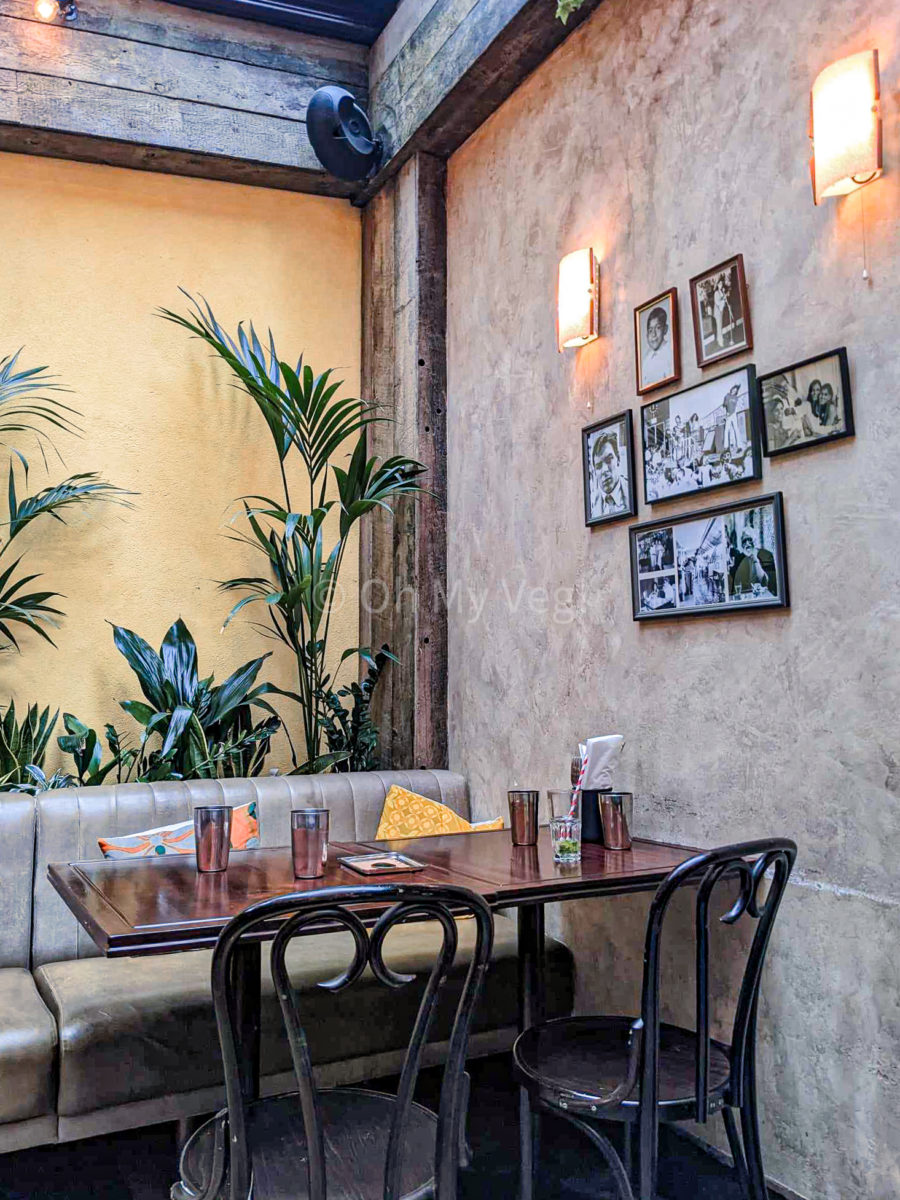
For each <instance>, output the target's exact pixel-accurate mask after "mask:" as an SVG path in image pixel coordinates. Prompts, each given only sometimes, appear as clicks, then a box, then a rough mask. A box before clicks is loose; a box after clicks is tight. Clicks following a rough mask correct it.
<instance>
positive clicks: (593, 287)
mask: <svg viewBox="0 0 900 1200" xmlns="http://www.w3.org/2000/svg"><path fill="white" fill-rule="evenodd" d="M599 284H600V268H599V266H598V264H597V259H596V257H595V255H594V251H593V250H591V249H590V248H587V249H585V250H573V251H572V253H571V254H567V255H566V257H565V258H564V259H563V260H562V261H561V262H560V264H559V291H558V296H557V324H556V333H557V342H558V345H559V348H560V350H569V349H571V348H572V347H575V346H586V345H587V343H588V342H593V341H594V340H595V339H596V338H597V337H599V333H598V316H597V314H598V309H599V304H598V300H599Z"/></svg>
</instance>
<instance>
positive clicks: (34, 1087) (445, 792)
mask: <svg viewBox="0 0 900 1200" xmlns="http://www.w3.org/2000/svg"><path fill="white" fill-rule="evenodd" d="M395 783H396V784H399V785H400V786H401V787H403V788H408V789H409V790H411V791H415V792H418V793H420V794H421V795H424V796H427V797H429V798H430V799H432V800H437V801H440V802H442V803H443V804H446V805H448V806H449V807H450V808H452V809H454V810H455V811H456V812H458V813H460V814H461V815H462V816H464V817H467V818H468V817H469V815H470V814H469V800H468V789H467V787H466V781H465V779H464V778H463V777H462V776H460V775H457V774H454V773H452V772H449V771H408V772H407V771H395V772H387V771H385V772H366V773H359V774H347V775H326V776H273V777H265V778H261V779H253V780H247V779H230V780H223V781H205V780H203V781H190V782H187V783H178V782H171V783H160V784H123V785H117V786H114V787H92V788H73V789H69V790H61V791H52V792H45V793H44V794H43V795H41V796H38V797H37V798H32V797H29V796H20V795H15V794H11V793H6V794H3V795H0V922H2V924H0V929H2V935H0V1152H7V1151H11V1150H16V1149H21V1148H23V1147H26V1146H33V1145H38V1144H41V1143H47V1142H55V1141H71V1140H73V1139H76V1138H83V1137H91V1136H94V1135H97V1134H102V1133H108V1132H112V1131H114V1130H120V1129H129V1128H135V1127H138V1126H142V1125H149V1124H156V1123H158V1122H163V1121H171V1120H176V1119H179V1118H182V1117H190V1116H195V1115H197V1114H201V1113H206V1112H212V1111H215V1110H216V1109H217V1108H219V1107H220V1106H221V1105H222V1103H223V1102H224V1088H223V1086H222V1079H221V1067H220V1059H219V1048H218V1041H217V1037H216V1028H215V1021H214V1018H213V1011H212V999H211V995H210V985H209V970H210V953H211V952H210V951H206V950H196V951H191V952H184V953H176V954H170V955H159V956H154V957H144V958H120V959H107V958H103V957H101V956H100V954H99V951H98V950H97V947H96V946H95V945H94V943H93V941H92V940H91V938H90V936H89V935H88V934H87V933H86V932H85V930H84V929H83V928H82V927H81V926H80V925H79V924H78V922H77V921H76V919H75V917H74V916H73V915H72V914H71V912H70V911H69V909H68V908H67V907H66V905H65V904H64V903H63V902H62V900H61V899H60V898H59V897H58V896H57V894H56V892H55V891H54V890H53V888H52V886H51V884H50V882H49V880H48V878H47V866H48V864H49V863H51V862H74V861H84V860H91V859H98V858H100V857H101V853H100V850H99V848H98V845H97V839H98V838H99V837H108V836H110V835H112V836H125V835H127V834H131V833H136V832H138V831H140V830H143V829H147V828H151V827H154V826H159V825H167V824H171V823H174V822H176V821H181V820H185V819H186V818H189V817H190V816H191V813H192V810H193V807H194V806H195V805H196V804H203V803H205V804H209V803H227V804H233V805H235V806H238V805H242V804H246V803H248V802H249V801H253V800H255V801H256V802H257V806H258V807H257V811H258V816H259V827H260V842H261V844H262V845H263V846H276V845H284V844H285V843H286V842H287V831H288V829H289V825H290V822H289V815H288V814H289V813H290V810H291V809H292V808H296V807H302V806H304V805H318V806H322V807H327V808H328V809H329V810H330V814H331V836H332V838H333V839H334V840H335V841H342V840H344V841H366V840H371V839H372V838H373V837H374V836H375V832H376V829H377V826H378V820H379V817H380V814H381V808H382V805H383V802H384V798H385V795H386V794H387V791H388V789H389V788H390V787H391V785H392V784H395ZM474 836H477V835H474ZM466 926H467V922H461V923H460V952H459V954H458V955H457V963H456V966H455V971H456V975H457V978H458V979H460V980H461V978H462V975H463V973H464V971H465V965H466V964H465V958H466V952H467V950H468V949H469V948H470V946H471V941H470V938H469V936H468V935H469V930H468V929H467V927H466ZM348 936H349V935H347V934H345V933H333V934H319V935H316V936H314V937H309V938H304V939H300V941H299V942H298V943H297V944H295V946H294V947H293V950H292V953H293V960H292V963H291V970H292V976H293V980H294V984H295V986H297V987H298V988H299V989H300V990H301V993H302V996H301V1004H302V1006H303V1010H304V1012H305V1014H307V1021H308V1027H309V1028H310V1029H311V1030H312V1031H314V1036H312V1037H311V1039H310V1040H311V1044H312V1049H313V1053H314V1055H316V1056H317V1063H316V1066H317V1071H318V1073H319V1074H320V1077H321V1081H322V1082H323V1084H326V1085H327V1084H338V1083H355V1082H360V1081H362V1080H364V1079H371V1078H375V1077H377V1076H379V1075H386V1074H391V1073H393V1072H395V1071H397V1070H399V1067H400V1064H401V1062H402V1056H403V1051H404V1049H405V1047H406V1045H407V1042H408V1036H409V1031H410V1028H411V1024H412V1017H413V1014H414V1011H415V1008H416V1006H417V1004H418V996H419V994H420V993H418V992H417V990H416V987H415V986H411V987H409V988H406V989H402V990H401V991H399V992H397V991H394V990H392V989H391V990H389V989H386V988H383V987H382V986H381V985H379V984H378V983H376V982H375V980H374V979H372V978H370V977H364V978H363V979H362V980H361V981H360V982H358V983H357V984H356V985H355V986H354V987H353V988H351V989H348V991H347V992H343V993H339V994H337V995H333V994H330V993H327V992H323V991H322V990H321V989H319V988H317V987H316V984H317V983H318V982H319V981H320V980H323V979H327V978H329V977H331V976H333V975H335V974H337V973H338V971H339V970H340V969H341V968H342V967H343V966H344V965H346V963H347V962H348V961H349V958H350V953H351V952H350V948H349V943H348V940H347V939H348ZM435 936H436V934H435V930H434V928H433V927H431V925H430V923H420V924H411V925H406V926H400V927H398V928H397V929H395V930H394V931H393V932H392V934H391V937H390V940H389V943H388V949H389V953H388V955H387V957H388V961H389V962H390V963H391V965H394V966H395V968H396V969H398V970H402V971H407V972H415V971H416V969H417V967H418V968H419V970H420V971H424V970H426V969H427V968H428V967H430V965H431V963H432V961H433V954H434V950H433V947H434V944H435V943H434V939H435ZM301 943H302V944H301ZM262 970H263V977H262V988H263V1036H262V1046H261V1055H260V1056H261V1072H262V1090H263V1092H264V1093H266V1094H270V1093H273V1092H277V1091H280V1090H285V1089H286V1088H290V1087H291V1086H293V1084H292V1078H293V1077H292V1075H291V1072H290V1055H289V1051H288V1045H287V1042H286V1040H285V1039H284V1035H283V1031H282V1025H281V1021H280V1018H279V1017H278V1015H277V1002H276V999H275V995H274V992H273V989H272V983H271V976H270V974H269V971H268V963H267V959H266V955H265V952H264V955H263V967H262ZM573 970H574V968H573V962H572V956H571V954H570V952H569V951H568V949H567V948H566V947H565V946H563V945H561V944H560V943H559V942H555V941H553V940H552V939H549V938H548V941H547V975H546V978H547V996H546V1006H547V1015H548V1016H562V1015H566V1014H568V1013H569V1012H570V1011H571V1008H572V996H573ZM517 995H518V973H517V958H516V928H515V922H514V920H510V919H509V918H507V917H504V916H498V917H497V918H496V938H495V949H494V956H493V962H492V966H491V970H490V971H489V972H488V976H487V980H486V985H485V990H484V992H483V995H482V998H481V1001H480V1003H479V1008H478V1012H477V1013H476V1015H475V1019H474V1022H473V1036H472V1039H471V1054H472V1056H478V1055H484V1054H490V1053H494V1052H497V1051H500V1050H505V1049H507V1048H508V1047H509V1046H511V1044H512V1041H513V1040H514V1037H515V1033H516V1020H517ZM444 999H445V1000H446V1001H448V1003H447V1005H446V1008H445V1011H444V1012H443V1014H440V1013H439V1014H438V1019H437V1021H436V1024H435V1029H434V1040H433V1043H432V1044H431V1045H430V1046H429V1048H428V1060H429V1061H433V1062H437V1061H440V1060H441V1056H442V1053H443V1051H444V1044H445V1041H446V1038H447V1037H448V1036H449V1020H448V1014H449V1013H450V1012H451V1011H452V1004H455V997H454V996H452V995H451V994H449V989H448V995H447V996H445V997H444Z"/></svg>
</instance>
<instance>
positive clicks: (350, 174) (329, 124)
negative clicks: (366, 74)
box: [306, 84, 381, 183]
mask: <svg viewBox="0 0 900 1200" xmlns="http://www.w3.org/2000/svg"><path fill="white" fill-rule="evenodd" d="M306 129H307V133H308V135H309V140H310V143H311V145H312V148H313V150H315V152H316V158H318V160H319V162H320V163H321V164H322V166H323V167H324V168H325V170H326V171H329V172H330V173H331V174H332V175H336V176H337V178H338V179H346V180H348V181H349V182H351V183H360V182H362V181H363V180H364V179H368V178H369V176H370V175H374V174H375V172H376V171H377V170H378V166H379V164H380V162H381V142H380V141H379V139H378V138H376V137H375V136H374V135H373V133H372V126H371V125H370V124H369V118H368V117H367V116H366V114H365V113H364V112H363V110H362V109H361V108H360V106H359V104H358V103H357V101H356V97H355V96H354V95H353V93H352V92H348V91H346V89H345V88H341V87H335V86H334V84H328V85H327V86H326V87H320V88H318V89H317V90H316V91H315V92H313V95H312V99H311V100H310V102H309V107H308V108H307V110H306Z"/></svg>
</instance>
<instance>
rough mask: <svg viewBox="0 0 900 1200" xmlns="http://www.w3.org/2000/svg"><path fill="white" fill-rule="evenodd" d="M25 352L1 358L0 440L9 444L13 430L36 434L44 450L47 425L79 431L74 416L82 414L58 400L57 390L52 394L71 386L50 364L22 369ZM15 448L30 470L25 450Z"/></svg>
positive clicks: (0, 442) (23, 463) (4, 443)
mask: <svg viewBox="0 0 900 1200" xmlns="http://www.w3.org/2000/svg"><path fill="white" fill-rule="evenodd" d="M21 353H22V351H21V349H20V350H17V351H16V353H15V354H12V355H9V356H7V357H6V358H4V359H0V444H2V445H6V444H7V439H8V438H9V436H10V434H21V433H28V434H33V435H34V436H35V437H36V438H37V440H38V445H39V447H40V449H41V453H42V454H44V438H45V437H46V436H47V430H46V428H45V426H47V425H49V426H50V427H51V428H56V429H60V430H62V431H63V432H64V433H78V432H79V428H78V425H77V424H76V422H75V419H74V418H75V417H77V416H78V415H79V414H78V412H77V410H76V409H74V408H70V407H69V405H68V404H63V402H62V401H61V400H58V399H57V398H56V395H55V394H54V395H49V394H48V393H51V392H52V393H59V392H65V391H67V390H68V389H67V388H64V387H61V386H60V385H59V384H58V383H56V382H55V376H53V375H49V374H48V373H47V368H46V367H29V368H27V369H23V370H19V369H18V364H19V355H20V354H21ZM12 452H13V454H15V455H16V456H17V457H18V458H19V460H20V462H21V463H22V465H23V466H24V467H25V468H26V470H27V467H28V462H27V460H26V459H25V457H24V455H23V454H22V452H21V451H20V450H17V449H16V448H15V447H12ZM44 461H45V462H46V458H45V460H44Z"/></svg>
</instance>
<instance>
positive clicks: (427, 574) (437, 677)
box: [360, 154, 447, 769]
mask: <svg viewBox="0 0 900 1200" xmlns="http://www.w3.org/2000/svg"><path fill="white" fill-rule="evenodd" d="M445 183H446V164H445V162H444V161H443V160H442V159H440V158H436V157H435V156H433V155H430V154H417V155H414V156H413V157H412V158H411V159H410V160H409V161H408V162H407V163H406V164H404V166H403V168H402V169H401V170H400V171H399V172H398V173H397V175H396V176H395V177H394V178H393V179H391V180H390V182H389V183H388V184H387V186H386V187H384V188H383V189H382V190H381V191H380V192H379V193H378V194H377V195H376V196H374V197H373V199H372V200H371V201H370V202H369V204H368V205H367V206H366V209H365V211H364V214H363V395H364V397H365V398H366V399H368V400H372V401H374V402H375V403H376V404H378V405H379V406H381V408H382V409H383V411H384V415H385V416H390V417H391V418H392V421H391V422H390V423H385V424H379V425H375V426H372V427H370V430H371V438H370V440H371V446H372V450H373V452H374V453H376V454H378V455H380V456H381V457H388V456H389V455H391V454H407V455H409V456H411V457H413V458H417V459H419V460H420V461H421V462H423V463H425V465H426V466H427V467H428V474H427V476H426V477H425V485H426V486H427V488H428V490H429V492H430V493H432V494H431V495H429V496H423V497H418V498H416V499H412V498H404V499H403V500H401V502H400V503H399V504H398V505H397V508H396V513H395V516H394V518H393V519H392V518H391V517H390V516H388V514H386V513H381V512H379V513H377V514H376V515H375V516H374V519H373V520H372V521H371V522H370V523H369V524H368V529H367V530H366V532H365V534H364V536H363V538H362V541H361V552H360V583H361V588H360V640H361V642H362V644H363V645H371V646H372V647H373V648H377V647H379V646H381V645H382V644H383V643H385V642H386V643H387V644H388V645H390V647H391V649H392V650H393V652H394V653H395V654H396V655H397V657H398V658H399V659H400V662H399V663H397V664H394V665H393V666H392V667H391V669H390V671H389V672H388V673H387V675H386V677H385V678H384V680H383V681H382V683H381V684H379V689H378V691H377V692H376V695H375V703H374V714H373V715H374V719H375V721H376V723H377V725H378V727H379V730H380V733H381V749H382V763H383V765H384V766H385V767H391V768H394V769H403V768H409V767H445V766H446V765H447V538H446V517H447V464H446V448H447V421H446V405H447V357H446V307H447V228H446V207H445Z"/></svg>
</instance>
